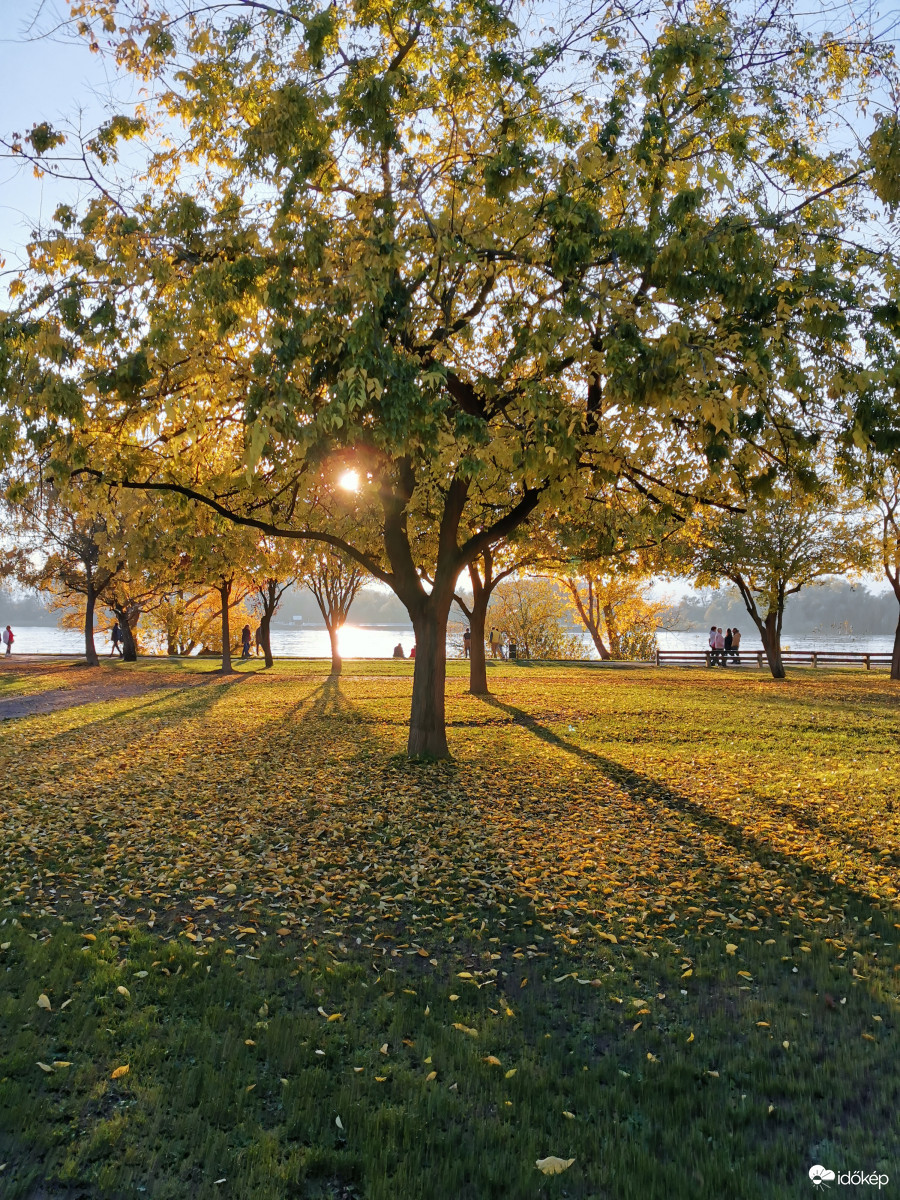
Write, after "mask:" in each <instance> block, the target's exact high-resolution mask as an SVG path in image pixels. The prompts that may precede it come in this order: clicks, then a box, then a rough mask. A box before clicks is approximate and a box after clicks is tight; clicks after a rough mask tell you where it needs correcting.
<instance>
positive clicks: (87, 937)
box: [81, 933, 97, 942]
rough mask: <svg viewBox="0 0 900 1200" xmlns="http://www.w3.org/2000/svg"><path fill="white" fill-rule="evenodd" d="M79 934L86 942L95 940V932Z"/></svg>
mask: <svg viewBox="0 0 900 1200" xmlns="http://www.w3.org/2000/svg"><path fill="white" fill-rule="evenodd" d="M81 936H82V937H83V938H84V940H85V941H86V942H96V940H97V935H96V933H83V934H82V935H81Z"/></svg>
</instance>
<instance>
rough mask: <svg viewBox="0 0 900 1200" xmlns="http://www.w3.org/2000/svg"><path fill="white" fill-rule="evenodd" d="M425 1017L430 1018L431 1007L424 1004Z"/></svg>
mask: <svg viewBox="0 0 900 1200" xmlns="http://www.w3.org/2000/svg"><path fill="white" fill-rule="evenodd" d="M425 1016H426V1017H430V1016H431V1005H430V1004H426V1005H425Z"/></svg>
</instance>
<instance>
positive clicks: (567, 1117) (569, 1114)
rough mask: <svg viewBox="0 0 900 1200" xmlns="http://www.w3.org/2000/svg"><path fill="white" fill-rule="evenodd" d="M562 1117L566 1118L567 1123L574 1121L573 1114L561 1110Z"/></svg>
mask: <svg viewBox="0 0 900 1200" xmlns="http://www.w3.org/2000/svg"><path fill="white" fill-rule="evenodd" d="M563 1116H564V1117H565V1118H566V1120H567V1121H574V1120H575V1114H574V1113H570V1112H568V1111H567V1110H566V1109H563Z"/></svg>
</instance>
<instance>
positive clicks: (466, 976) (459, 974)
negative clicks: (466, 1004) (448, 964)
mask: <svg viewBox="0 0 900 1200" xmlns="http://www.w3.org/2000/svg"><path fill="white" fill-rule="evenodd" d="M456 978H457V979H471V978H472V976H471V974H470V973H469V972H468V971H457V973H456Z"/></svg>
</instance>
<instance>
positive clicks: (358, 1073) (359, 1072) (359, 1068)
mask: <svg viewBox="0 0 900 1200" xmlns="http://www.w3.org/2000/svg"><path fill="white" fill-rule="evenodd" d="M353 1070H354V1072H355V1073H356V1074H357V1075H362V1073H363V1071H364V1070H365V1067H354V1068H353Z"/></svg>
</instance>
